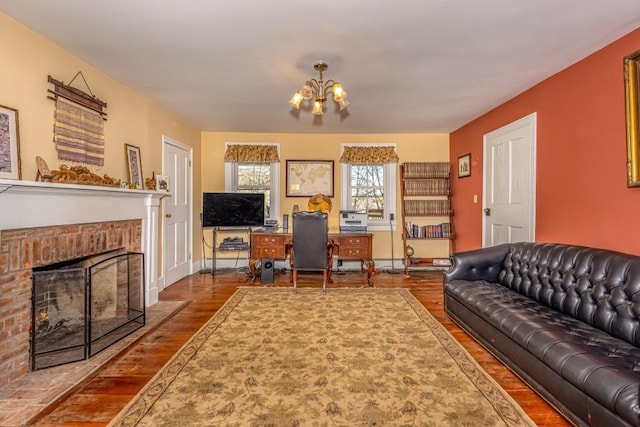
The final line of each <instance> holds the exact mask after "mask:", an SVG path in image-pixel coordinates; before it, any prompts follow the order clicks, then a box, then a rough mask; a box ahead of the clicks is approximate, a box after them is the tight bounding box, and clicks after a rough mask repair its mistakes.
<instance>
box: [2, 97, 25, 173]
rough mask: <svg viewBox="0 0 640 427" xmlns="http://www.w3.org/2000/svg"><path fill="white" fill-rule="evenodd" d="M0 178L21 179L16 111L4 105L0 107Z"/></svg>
mask: <svg viewBox="0 0 640 427" xmlns="http://www.w3.org/2000/svg"><path fill="white" fill-rule="evenodd" d="M0 178H8V179H20V178H22V174H21V171H20V132H19V131H18V110H16V109H14V108H9V107H5V106H4V105H0Z"/></svg>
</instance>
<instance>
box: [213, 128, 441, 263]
mask: <svg viewBox="0 0 640 427" xmlns="http://www.w3.org/2000/svg"><path fill="white" fill-rule="evenodd" d="M309 120H311V117H309ZM225 142H277V143H279V144H280V161H281V162H282V163H281V168H280V192H281V208H280V209H281V211H280V215H281V217H282V214H283V213H291V210H292V208H293V205H294V204H298V205H300V208H301V209H305V208H306V206H304V204H305V203H306V202H307V199H306V198H299V197H285V194H286V191H285V189H286V184H285V175H286V167H285V164H286V163H285V161H286V160H287V159H289V160H311V159H316V160H333V161H334V184H335V189H334V198H333V199H332V203H333V209H332V211H331V214H330V217H329V226H330V227H331V228H334V229H337V228H338V227H339V218H338V214H339V211H340V200H341V197H342V195H341V192H340V182H341V181H340V180H341V179H342V173H341V168H340V163H339V161H338V160H339V159H340V154H341V151H340V150H341V144H343V143H367V142H368V143H383V142H384V143H395V144H396V151H397V153H398V157H399V158H400V163H402V162H410V161H414V162H420V161H424V162H445V161H447V159H448V158H449V135H447V134H286V133H278V134H254V133H222V132H203V134H202V191H204V192H207V191H211V192H214V191H224V143H225ZM397 189H398V196H399V195H400V180H399V179H398V182H397ZM399 203H400V200H399V198H398V206H397V207H396V213H397V214H398V219H397V222H398V224H401V218H400V205H399ZM281 221H282V220H281V219H280V222H281ZM393 244H394V257H395V258H397V259H399V258H401V256H402V255H401V254H402V240H401V234H400V231H399V229H398V230H396V231H395V233H394V240H393ZM426 245H430V246H429V247H426ZM424 249H425V251H428V254H425V253H420V256H425V257H428V256H446V254H447V252H448V246H447V242H446V241H444V242H443V241H432V242H425V248H424ZM373 252H374V253H373V255H374V257H375V258H387V259H388V258H390V256H391V237H390V236H389V232H379V233H375V236H374V245H373ZM443 254H444V255H443ZM396 267H397V268H400V267H401V266H400V265H397V266H396Z"/></svg>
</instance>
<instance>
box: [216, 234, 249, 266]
mask: <svg viewBox="0 0 640 427" xmlns="http://www.w3.org/2000/svg"><path fill="white" fill-rule="evenodd" d="M220 238H222V241H220V243H218V241H219V239H220ZM250 242H251V227H213V243H212V245H211V257H212V258H211V262H212V265H211V275H212V276H215V275H216V270H217V265H216V264H217V260H218V256H217V254H218V253H220V252H222V253H229V252H236V253H237V254H240V253H241V252H244V256H243V257H242V258H243V259H246V260H247V263H248V260H249V255H250V253H251V244H250ZM237 258H238V257H236V259H237Z"/></svg>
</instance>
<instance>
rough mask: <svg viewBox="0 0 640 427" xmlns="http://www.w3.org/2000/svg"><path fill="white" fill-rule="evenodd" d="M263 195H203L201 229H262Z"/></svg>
mask: <svg viewBox="0 0 640 427" xmlns="http://www.w3.org/2000/svg"><path fill="white" fill-rule="evenodd" d="M263 225H264V194H262V193H256V194H254V193H203V194H202V226H203V227H257V226H260V227H262V226H263Z"/></svg>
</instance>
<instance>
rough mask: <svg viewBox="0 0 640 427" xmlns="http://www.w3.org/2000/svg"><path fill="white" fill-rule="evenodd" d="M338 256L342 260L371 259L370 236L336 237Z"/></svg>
mask: <svg viewBox="0 0 640 427" xmlns="http://www.w3.org/2000/svg"><path fill="white" fill-rule="evenodd" d="M338 243H339V244H340V247H339V248H338V256H339V257H340V258H344V259H369V258H371V236H370V235H362V236H358V235H342V236H338Z"/></svg>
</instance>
